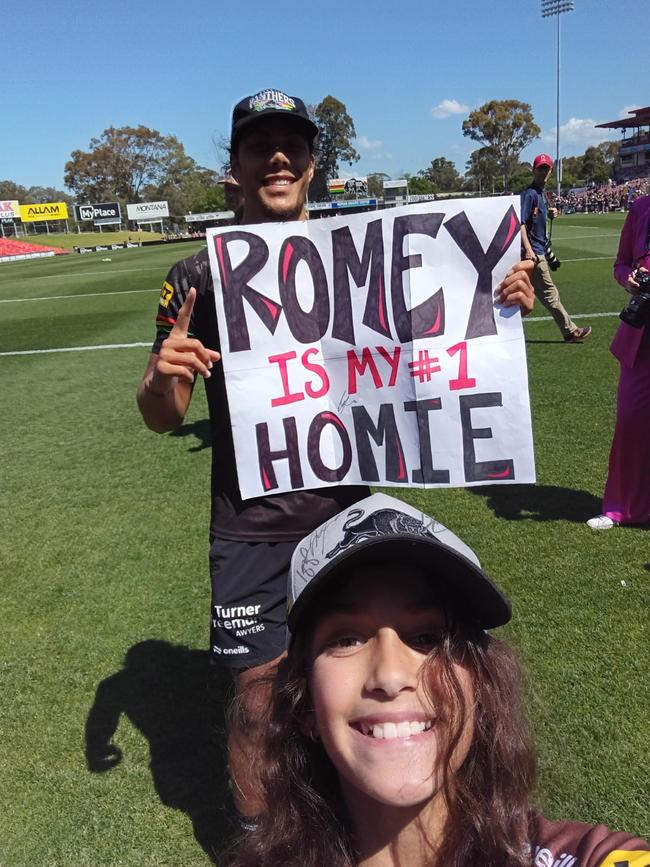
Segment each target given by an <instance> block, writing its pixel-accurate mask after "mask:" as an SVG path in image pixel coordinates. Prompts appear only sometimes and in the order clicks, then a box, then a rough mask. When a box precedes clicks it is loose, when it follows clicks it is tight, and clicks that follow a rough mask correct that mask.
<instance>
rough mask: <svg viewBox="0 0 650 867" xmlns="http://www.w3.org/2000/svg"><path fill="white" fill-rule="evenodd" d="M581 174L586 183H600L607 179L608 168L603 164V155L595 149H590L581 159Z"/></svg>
mask: <svg viewBox="0 0 650 867" xmlns="http://www.w3.org/2000/svg"><path fill="white" fill-rule="evenodd" d="M582 173H583V175H584V177H585V178H586V179H587V180H588V181H595V182H596V183H602V182H603V181H606V180H607V178H608V177H609V166H608V165H607V163H606V162H605V155H604V154H603V152H602V150H600V149H599V148H597V147H590V148H587V150H586V151H585V153H584V156H583V157H582Z"/></svg>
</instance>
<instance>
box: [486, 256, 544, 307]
mask: <svg viewBox="0 0 650 867" xmlns="http://www.w3.org/2000/svg"><path fill="white" fill-rule="evenodd" d="M534 267H535V263H534V262H532V261H530V260H528V259H524V260H522V261H521V262H517V264H516V265H514V266H513V267H512V269H511V270H510V271H508V273H507V274H506V276H505V278H504V280H503V282H501V283H500V284H499V285H498V286H497V290H496V292H495V301H496V302H497V304H503V306H504V307H513V306H514V305H517V306H518V307H519V308H520V310H521V315H522V316H527V315H528V314H529V313H530V311H531V310H532V309H533V305H534V304H535V290H534V289H533V284H532V283H531V282H530V277H529V275H530V274H531V273H532V271H533V269H534Z"/></svg>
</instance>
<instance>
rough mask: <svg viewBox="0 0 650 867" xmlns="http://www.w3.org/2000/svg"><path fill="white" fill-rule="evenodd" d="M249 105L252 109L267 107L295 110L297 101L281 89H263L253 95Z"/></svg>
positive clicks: (264, 108) (262, 109)
mask: <svg viewBox="0 0 650 867" xmlns="http://www.w3.org/2000/svg"><path fill="white" fill-rule="evenodd" d="M248 106H249V108H250V110H251V111H265V110H266V109H267V108H275V109H280V111H294V110H295V108H296V103H295V100H293V99H291V97H290V96H287V94H286V93H282V91H281V90H261V91H260V92H259V93H256V94H255V96H251V98H250V100H249V102H248Z"/></svg>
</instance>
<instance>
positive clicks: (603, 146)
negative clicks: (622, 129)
mask: <svg viewBox="0 0 650 867" xmlns="http://www.w3.org/2000/svg"><path fill="white" fill-rule="evenodd" d="M596 147H597V148H598V150H599V151H600V152H601V153H602V155H603V159H604V160H605V162H606V163H607V165H608V166H609V167H610V169H613V168H614V166H615V165H616V162H617V161H618V158H619V157H618V149H619V147H620V145H619V143H618V142H615V141H601V143H600V144H599V145H596Z"/></svg>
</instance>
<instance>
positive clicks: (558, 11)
mask: <svg viewBox="0 0 650 867" xmlns="http://www.w3.org/2000/svg"><path fill="white" fill-rule="evenodd" d="M563 12H573V0H542V18H550V17H551V16H553V15H555V17H556V18H557V115H556V121H555V129H556V136H555V150H556V153H555V177H556V179H557V194H558V196H559V195H560V192H561V189H562V187H561V185H562V163H561V162H560V16H561V15H562V13H563Z"/></svg>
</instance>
